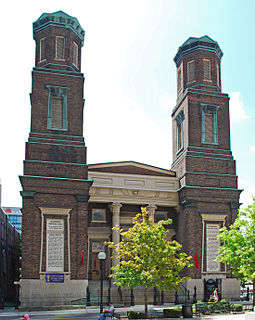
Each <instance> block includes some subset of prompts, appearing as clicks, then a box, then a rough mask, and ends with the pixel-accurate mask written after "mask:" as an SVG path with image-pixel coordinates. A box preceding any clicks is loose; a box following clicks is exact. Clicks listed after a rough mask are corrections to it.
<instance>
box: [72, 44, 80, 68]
mask: <svg viewBox="0 0 255 320" xmlns="http://www.w3.org/2000/svg"><path fill="white" fill-rule="evenodd" d="M78 49H79V47H78V44H77V43H76V42H74V43H73V64H74V65H75V66H76V67H78Z"/></svg>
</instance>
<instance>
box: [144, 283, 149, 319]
mask: <svg viewBox="0 0 255 320" xmlns="http://www.w3.org/2000/svg"><path fill="white" fill-rule="evenodd" d="M144 313H145V318H146V319H147V318H148V301H147V288H146V287H144Z"/></svg>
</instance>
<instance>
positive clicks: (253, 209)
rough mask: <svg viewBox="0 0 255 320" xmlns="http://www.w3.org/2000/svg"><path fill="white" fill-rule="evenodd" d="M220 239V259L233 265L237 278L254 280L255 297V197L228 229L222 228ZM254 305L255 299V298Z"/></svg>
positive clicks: (233, 271)
mask: <svg viewBox="0 0 255 320" xmlns="http://www.w3.org/2000/svg"><path fill="white" fill-rule="evenodd" d="M218 237H219V239H220V241H221V243H222V244H221V246H220V248H219V256H218V258H217V260H218V261H221V262H224V263H226V264H228V265H229V266H230V267H231V270H230V271H231V272H232V273H233V274H234V275H235V276H236V277H237V279H239V280H241V281H242V282H243V281H247V280H252V281H253V297H254V294H255V197H253V203H252V204H250V205H248V206H247V207H246V208H244V209H240V210H239V214H238V216H237V218H236V220H235V221H234V223H233V224H232V225H231V226H230V227H229V229H227V228H226V227H223V228H221V230H220V234H219V236H218ZM253 305H255V300H254V298H253Z"/></svg>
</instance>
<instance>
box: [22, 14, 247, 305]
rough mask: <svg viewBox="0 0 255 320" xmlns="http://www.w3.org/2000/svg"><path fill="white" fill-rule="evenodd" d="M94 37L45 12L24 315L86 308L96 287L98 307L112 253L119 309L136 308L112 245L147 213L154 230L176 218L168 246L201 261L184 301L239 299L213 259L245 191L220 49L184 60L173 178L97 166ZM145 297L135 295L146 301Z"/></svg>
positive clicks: (151, 170) (205, 43)
mask: <svg viewBox="0 0 255 320" xmlns="http://www.w3.org/2000/svg"><path fill="white" fill-rule="evenodd" d="M84 34H85V32H84V30H83V29H82V27H81V26H80V24H79V22H78V20H77V19H76V18H74V17H71V16H69V15H67V14H66V13H64V12H62V11H58V12H54V13H49V14H48V13H44V14H42V15H41V16H40V17H39V19H38V20H37V21H35V22H34V24H33V36H34V40H35V44H36V57H35V67H34V68H33V71H32V92H31V107H32V108H31V131H30V134H29V138H28V142H27V143H26V155H25V161H24V173H23V175H22V176H21V177H20V181H21V184H22V191H21V195H22V198H23V208H22V211H23V228H22V241H23V244H22V279H21V281H20V285H21V291H20V300H21V305H22V306H23V307H26V306H37V305H41V306H42V305H60V304H72V303H74V302H75V301H81V300H82V299H84V298H85V297H86V292H88V288H89V290H90V293H91V298H92V297H94V298H95V299H97V298H98V284H99V279H100V277H101V273H100V267H99V259H98V253H99V252H100V251H104V252H105V253H106V261H105V268H104V273H103V278H104V279H105V281H104V286H105V288H106V289H108V288H109V290H107V292H108V293H109V294H111V297H112V299H113V301H116V302H119V303H121V302H122V303H128V301H129V299H130V296H128V294H126V295H125V294H124V293H125V290H123V291H122V292H120V291H117V290H116V288H115V287H114V286H113V285H112V284H111V281H109V280H108V275H109V273H110V267H111V266H112V265H115V264H116V263H118V261H116V259H113V260H112V259H111V258H110V257H111V253H110V252H109V249H108V248H106V247H105V246H104V244H103V243H104V241H106V240H112V241H114V242H118V241H119V240H120V239H119V235H118V234H117V233H116V232H115V231H113V230H112V227H113V226H114V225H116V224H118V225H121V226H122V227H123V228H124V229H127V228H128V227H130V226H132V218H133V217H134V216H135V215H136V214H137V213H138V212H139V211H140V207H141V206H146V207H147V208H148V210H149V212H150V214H151V215H152V216H153V218H154V221H158V220H160V219H167V218H172V219H173V224H172V225H171V226H169V233H168V238H169V240H171V239H176V240H177V241H179V242H180V243H182V245H183V249H184V251H185V252H186V253H188V254H190V255H192V256H193V257H194V256H196V257H197V262H198V265H197V267H198V268H196V267H195V266H194V267H192V268H190V269H189V270H188V275H189V276H190V277H191V280H189V281H187V282H186V283H184V284H183V285H182V288H181V289H182V290H183V292H184V291H185V289H186V290H189V292H190V294H191V295H192V294H193V291H194V287H195V286H196V289H197V295H198V298H199V299H201V300H202V299H208V294H209V292H210V290H211V288H212V287H213V286H218V288H219V292H220V294H221V296H222V297H227V298H228V297H231V298H234V297H235V298H237V297H238V296H239V283H238V281H236V280H235V279H233V278H231V276H230V275H229V274H228V273H227V269H226V266H225V265H224V264H222V263H219V262H215V261H214V260H215V258H216V256H217V250H218V246H219V241H218V239H217V234H218V233H219V229H220V228H221V227H222V226H223V225H229V224H231V223H232V222H233V220H234V219H235V217H236V214H237V209H238V207H239V195H240V192H241V190H238V187H237V176H236V169H235V160H234V159H233V156H232V153H231V147H230V124H229V96H228V95H227V94H225V93H222V92H221V58H222V55H223V53H222V51H221V49H220V47H219V45H218V43H217V42H215V41H214V40H212V39H211V38H209V37H208V36H203V37H201V38H189V39H188V40H187V41H186V42H185V43H184V44H183V45H182V46H180V47H179V49H178V52H177V54H176V56H175V58H174V61H175V63H176V67H177V82H178V83H177V103H176V106H175V107H174V108H173V110H172V128H173V135H172V136H173V163H172V167H171V169H170V170H166V169H161V168H157V167H153V166H150V165H147V164H142V163H138V162H134V161H127V162H112V163H99V164H90V165H88V164H87V160H86V146H85V142H84V137H83V107H84V97H83V85H84V76H83V74H82V73H81V52H82V46H83V41H84ZM91 121H93V120H91ZM99 147H100V146H99ZM183 288H184V289H183ZM141 292H142V289H141V288H137V289H136V290H135V292H134V296H135V303H138V302H139V293H141ZM180 295H182V291H181V292H180ZM152 298H153V292H151V297H150V299H151V300H152ZM125 299H126V300H125ZM173 299H174V293H170V294H166V293H165V301H173ZM106 301H107V300H106ZM151 302H152V301H151Z"/></svg>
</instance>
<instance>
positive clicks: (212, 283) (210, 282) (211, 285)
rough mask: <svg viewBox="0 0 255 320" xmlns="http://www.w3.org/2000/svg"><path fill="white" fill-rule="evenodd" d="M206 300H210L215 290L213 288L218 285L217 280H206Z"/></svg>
mask: <svg viewBox="0 0 255 320" xmlns="http://www.w3.org/2000/svg"><path fill="white" fill-rule="evenodd" d="M204 286H205V288H204V301H208V300H209V299H210V296H211V294H212V292H213V289H214V288H215V287H217V284H216V281H214V280H213V279H208V280H207V281H205V280H204Z"/></svg>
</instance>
